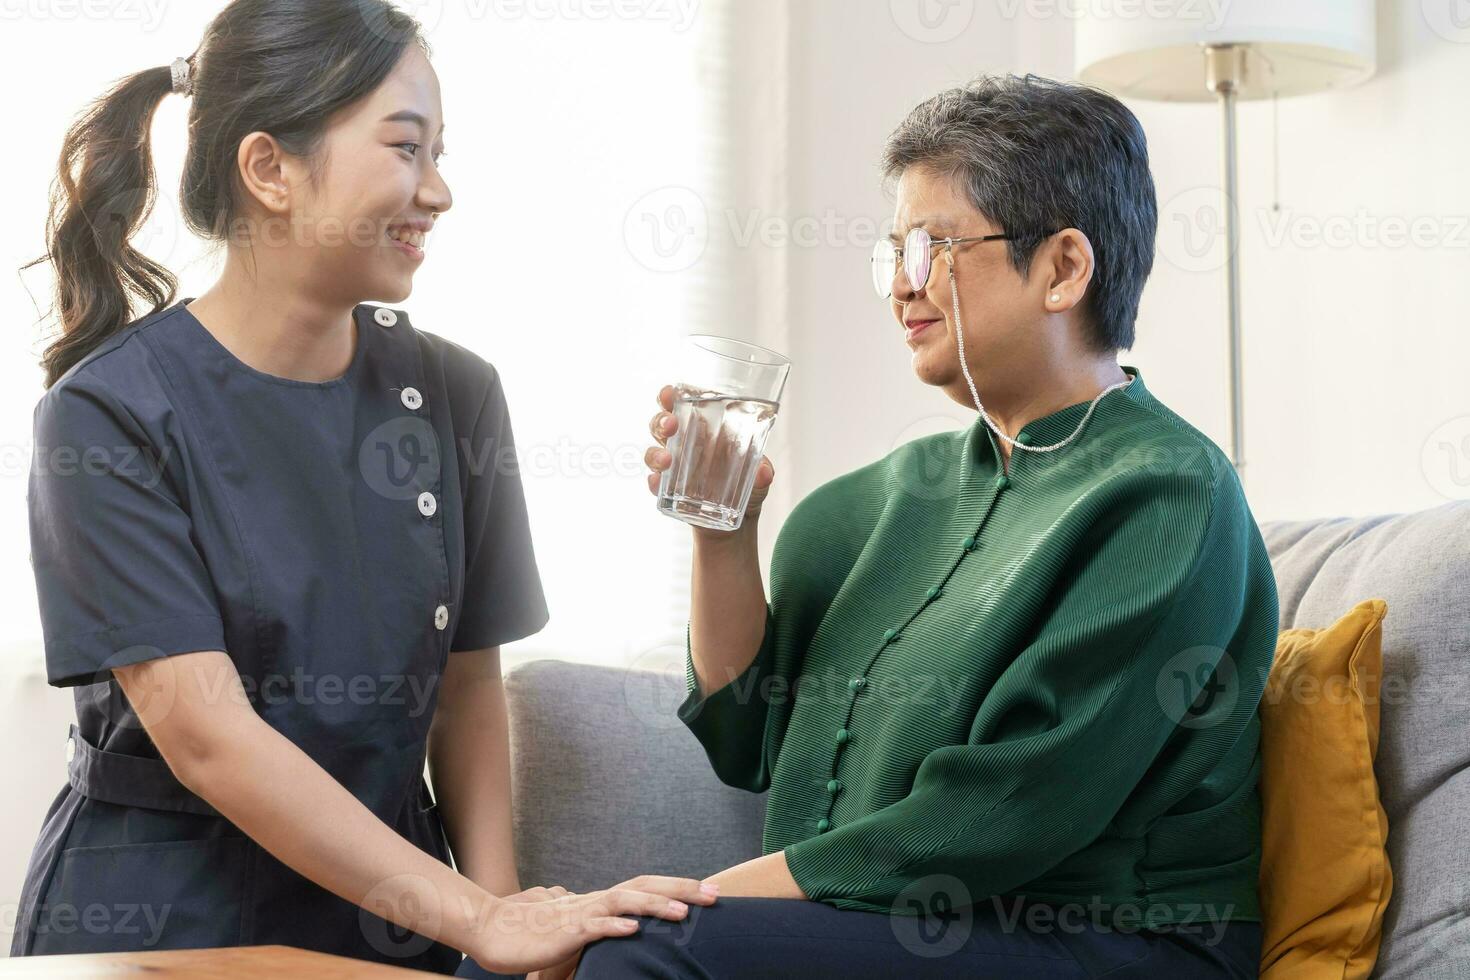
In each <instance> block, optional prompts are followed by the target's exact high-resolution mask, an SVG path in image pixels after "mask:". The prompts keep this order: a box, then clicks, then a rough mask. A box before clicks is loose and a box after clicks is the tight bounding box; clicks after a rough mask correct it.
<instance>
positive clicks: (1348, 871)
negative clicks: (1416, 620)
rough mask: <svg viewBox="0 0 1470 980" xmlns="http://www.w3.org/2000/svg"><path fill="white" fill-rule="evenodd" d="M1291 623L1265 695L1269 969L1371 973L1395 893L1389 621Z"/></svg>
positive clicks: (1363, 616)
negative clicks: (1381, 768)
mask: <svg viewBox="0 0 1470 980" xmlns="http://www.w3.org/2000/svg"><path fill="white" fill-rule="evenodd" d="M1387 613H1388V605H1387V604H1386V603H1385V602H1384V601H1383V600H1382V599H1365V600H1363V601H1362V602H1360V603H1358V604H1357V605H1356V606H1354V607H1353V608H1352V609H1351V610H1349V611H1348V613H1347V614H1346V615H1345V616H1343V617H1342V618H1341V619H1339V620H1338V621H1337V622H1335V623H1333V624H1331V625H1329V626H1325V627H1323V628H1322V629H1306V628H1299V629H1289V630H1283V631H1282V633H1281V637H1280V641H1279V642H1278V643H1277V645H1276V660H1275V663H1274V664H1273V666H1272V667H1271V674H1270V679H1269V680H1268V682H1267V684H1266V691H1265V694H1264V696H1263V697H1262V698H1261V706H1260V714H1261V783H1260V791H1261V874H1260V885H1259V891H1260V898H1261V918H1262V922H1263V930H1264V936H1263V942H1262V948H1261V976H1262V977H1263V978H1265V980H1312V978H1317V980H1367V978H1368V977H1369V976H1371V975H1372V972H1373V967H1374V964H1375V962H1376V961H1377V957H1378V948H1379V945H1380V942H1381V940H1382V928H1383V911H1384V907H1385V906H1386V905H1387V904H1388V900H1389V896H1390V895H1392V893H1393V869H1392V868H1391V867H1390V865H1389V863H1388V854H1387V851H1386V850H1385V847H1386V844H1387V837H1388V833H1389V826H1388V816H1387V814H1385V813H1384V810H1383V805H1382V803H1380V802H1379V797H1378V780H1377V778H1376V777H1375V776H1374V773H1373V757H1374V756H1375V754H1376V753H1377V751H1378V739H1379V710H1378V709H1379V691H1378V682H1379V678H1380V677H1381V676H1382V670H1383V657H1382V640H1383V619H1384V616H1385V615H1386V614H1387Z"/></svg>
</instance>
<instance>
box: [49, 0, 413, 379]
mask: <svg viewBox="0 0 1470 980" xmlns="http://www.w3.org/2000/svg"><path fill="white" fill-rule="evenodd" d="M411 43H416V44H418V45H419V46H420V47H421V48H423V50H424V52H425V53H426V54H427V53H429V45H428V42H427V40H425V38H424V36H423V31H422V28H421V27H420V25H419V23H418V22H417V21H416V20H414V18H413V17H411V16H409V15H408V14H406V13H404V12H403V11H402V10H400V9H398V8H397V7H395V6H393V4H392V3H390V2H389V0H233V2H232V3H231V4H230V5H229V6H227V7H226V8H225V9H224V10H222V11H221V12H220V13H219V15H218V16H216V17H215V18H214V20H213V21H211V22H210V24H209V27H208V28H207V29H206V30H205V34H204V38H203V40H202V41H201V43H200V45H199V48H198V49H197V50H196V51H195V52H194V54H193V55H191V56H190V57H189V59H188V60H189V63H190V65H191V70H190V76H191V80H192V82H193V94H192V97H191V98H192V104H191V105H190V107H189V149H188V156H187V157H186V158H185V161H184V176H183V181H182V185H181V187H180V189H179V203H180V211H181V213H182V214H183V216H184V221H185V224H186V225H187V226H188V228H189V229H190V230H191V231H193V232H194V233H195V234H196V235H198V236H200V237H201V238H204V239H206V240H208V241H212V242H214V243H216V245H223V244H224V243H225V242H226V241H228V237H229V232H230V229H231V228H232V227H233V219H234V218H235V217H236V209H237V206H238V204H239V203H240V198H239V195H240V193H241V190H240V184H239V180H238V164H237V158H236V153H237V151H238V149H239V146H240V142H241V140H243V139H244V138H245V137H246V136H247V135H248V134H250V133H253V132H256V131H261V132H266V133H269V134H270V135H271V136H273V137H275V138H276V139H277V140H278V141H279V142H280V144H281V146H282V147H284V148H285V150H286V151H287V152H288V153H291V154H293V155H296V156H300V157H302V158H304V159H309V160H311V161H312V164H311V165H312V167H313V169H312V171H311V179H312V180H313V181H315V180H316V179H318V178H319V177H320V175H321V171H322V168H323V167H324V165H325V160H323V159H322V157H321V155H320V154H319V151H320V149H321V144H322V141H323V139H324V137H325V135H326V124H327V120H328V118H329V117H330V116H331V115H332V114H333V113H334V112H336V111H337V110H339V109H341V108H342V107H344V106H347V105H350V104H351V103H353V102H355V101H357V100H358V99H360V98H362V97H363V96H365V95H367V94H369V93H370V92H372V91H373V90H374V89H375V88H376V87H377V86H378V84H379V83H380V82H382V80H383V79H384V78H385V77H386V76H387V75H388V74H389V73H390V72H391V71H392V70H393V67H394V66H395V65H396V64H397V63H398V61H399V59H400V58H401V57H402V55H403V53H404V51H405V50H406V49H407V48H408V45H409V44H411ZM172 91H173V76H172V72H171V71H170V69H169V67H168V66H167V65H165V66H164V67H162V68H149V69H146V70H144V71H140V72H138V73H137V74H134V75H129V76H127V77H126V78H123V79H122V80H121V81H119V82H117V83H116V84H115V85H114V86H113V87H112V89H110V90H109V91H108V92H107V94H106V95H104V96H102V97H101V98H100V99H97V100H96V101H94V102H93V103H91V105H90V106H89V107H88V108H87V109H86V110H85V111H84V112H83V113H82V114H81V115H80V116H79V117H78V119H77V120H76V122H74V123H73V124H72V126H71V128H70V129H68V130H67V133H66V139H65V141H64V142H63V143H62V147H61V158H60V162H59V167H58V173H57V176H56V180H55V182H54V183H53V185H52V188H51V208H50V213H49V215H48V218H47V222H46V246H47V252H46V254H45V255H43V256H41V257H40V258H38V259H36V260H35V261H34V262H31V263H30V264H28V265H26V266H24V267H23V268H30V266H32V265H36V264H37V263H40V262H44V261H46V260H48V259H49V260H50V261H51V262H52V264H53V266H54V268H55V272H56V297H55V298H56V308H55V310H54V311H53V312H54V313H56V314H59V316H60V320H61V335H60V336H59V337H58V338H57V339H56V340H55V342H54V343H52V344H51V345H50V346H49V347H48V348H47V349H46V351H45V353H44V355H43V356H42V360H41V363H42V365H43V366H44V367H45V371H46V379H45V386H46V387H47V388H50V387H51V385H53V384H54V383H55V382H56V380H57V379H58V378H60V377H61V376H62V375H64V374H65V373H66V372H67V370H68V369H69V368H70V367H71V366H72V365H74V364H76V363H77V362H78V361H80V360H81V359H82V358H83V357H85V356H86V355H87V353H88V352H89V351H91V350H93V349H95V348H96V347H97V345H99V344H101V343H102V342H103V341H104V340H106V339H107V338H108V337H109V336H111V335H113V334H115V333H117V332H118V331H120V330H122V329H123V328H124V327H126V326H127V325H128V324H129V323H131V322H133V319H134V313H133V297H135V296H136V297H138V298H140V299H142V300H143V301H145V302H146V303H151V304H152V312H155V313H156V312H158V311H159V310H161V309H163V308H164V307H165V306H168V305H169V304H171V303H172V302H173V301H174V298H175V293H176V291H177V289H178V281H177V280H176V279H175V278H174V276H173V274H172V273H170V272H169V271H168V269H166V268H164V267H163V266H162V265H160V264H159V263H157V262H155V261H153V260H152V259H150V258H148V257H147V256H146V255H144V254H142V253H141V252H139V251H137V250H136V249H134V248H133V247H132V245H131V244H129V239H130V238H131V237H132V236H133V235H134V234H135V233H136V232H137V231H138V230H139V228H141V227H142V225H143V223H144V222H145V221H146V220H147V218H148V214H149V212H150V211H152V209H153V203H154V195H155V193H156V187H155V185H154V173H153V154H152V150H151V149H150V147H149V145H148V137H149V132H150V127H151V126H152V122H153V114H154V112H155V111H156V110H157V108H158V105H159V103H160V102H162V101H163V98H164V96H166V95H168V94H169V93H170V92H172Z"/></svg>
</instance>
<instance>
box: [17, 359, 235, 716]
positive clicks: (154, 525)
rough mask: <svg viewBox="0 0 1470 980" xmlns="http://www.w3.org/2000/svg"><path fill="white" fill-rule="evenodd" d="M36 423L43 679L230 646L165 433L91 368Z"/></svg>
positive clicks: (41, 405)
mask: <svg viewBox="0 0 1470 980" xmlns="http://www.w3.org/2000/svg"><path fill="white" fill-rule="evenodd" d="M33 424H34V444H35V446H34V454H33V456H32V461H31V472H30V475H29V482H28V492H27V505H28V510H29V519H30V539H31V540H30V543H31V566H32V570H33V571H34V573H35V578H36V593H37V600H38V602H39V605H40V614H41V628H42V634H43V637H44V643H45V651H46V680H47V682H48V683H50V684H52V685H54V686H56V687H72V686H76V685H79V684H91V683H96V682H99V681H103V680H106V679H107V673H108V672H109V671H110V670H111V669H112V668H114V667H122V666H126V665H128V664H133V663H138V662H141V661H144V660H152V659H156V658H158V657H162V656H168V655H172V654H177V653H189V652H194V651H199V650H224V648H225V640H224V624H223V621H222V619H221V616H220V607H219V600H218V596H217V595H216V593H215V589H214V585H213V580H212V579H211V577H210V575H209V572H208V569H207V568H206V566H205V563H204V559H203V557H202V556H201V555H200V553H199V550H198V547H197V546H196V544H195V541H194V537H193V533H192V522H191V520H190V517H189V514H188V513H187V511H186V509H185V508H184V507H183V506H182V505H181V503H180V499H179V497H178V495H177V494H176V493H175V491H174V489H173V487H172V486H171V484H170V482H169V480H168V479H167V473H166V462H167V458H168V456H167V453H166V452H163V451H160V450H161V447H160V446H159V445H157V444H156V442H157V440H156V439H154V438H150V437H149V436H148V435H147V434H146V433H145V432H144V428H143V426H141V425H140V424H139V423H138V422H137V421H136V419H135V418H134V417H133V416H132V415H131V414H130V413H129V412H128V411H127V409H126V408H125V407H124V406H123V404H122V402H121V400H120V399H119V398H118V397H117V396H116V394H115V393H114V392H113V391H112V390H111V389H110V388H109V387H108V386H107V385H105V384H104V383H103V382H102V381H100V380H98V379H96V378H94V377H91V376H88V375H84V374H75V375H73V376H72V377H70V378H68V379H66V380H65V381H64V382H62V383H60V384H57V385H55V386H53V387H52V388H51V389H50V390H49V391H47V392H46V394H45V395H44V396H42V398H41V400H40V402H38V403H37V405H36V410H35V414H34V418H33Z"/></svg>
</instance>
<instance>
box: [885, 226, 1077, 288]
mask: <svg viewBox="0 0 1470 980" xmlns="http://www.w3.org/2000/svg"><path fill="white" fill-rule="evenodd" d="M1046 234H1048V235H1051V234H1055V233H1054V232H1047V233H1046ZM1015 237H1016V236H1014V235H976V236H971V237H969V238H940V239H937V240H935V239H932V238H930V236H929V233H928V232H927V231H925V230H924V229H923V228H910V229H909V233H908V236H907V237H905V238H904V240H903V245H902V246H898V245H895V244H893V242H891V241H889V240H888V239H886V238H885V239H883V240H882V241H880V242H878V243H877V244H875V245H874V246H873V289H874V290H875V291H876V292H877V293H878V298H879V299H888V298H889V297H890V296H892V295H893V276H894V274H895V273H896V272H897V271H898V265H899V263H900V262H902V263H903V271H904V272H905V274H907V275H908V277H909V286H910V287H911V288H912V289H913V291H914V292H916V293H917V292H918V291H919V290H921V289H923V288H924V287H925V286H926V285H928V284H929V273H930V272H932V271H933V265H934V251H933V250H934V247H935V246H936V245H943V246H944V247H945V248H946V249H952V248H953V247H954V246H955V245H964V244H967V243H969V242H998V241H1010V240H1012V239H1014V238H1015Z"/></svg>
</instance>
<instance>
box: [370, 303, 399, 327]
mask: <svg viewBox="0 0 1470 980" xmlns="http://www.w3.org/2000/svg"><path fill="white" fill-rule="evenodd" d="M373 319H374V320H377V321H378V323H379V324H380V325H382V326H385V327H391V326H393V324H395V323H397V322H398V314H397V313H394V312H393V311H392V310H390V309H388V308H387V307H386V306H380V307H378V308H377V309H376V310H374V311H373Z"/></svg>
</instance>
